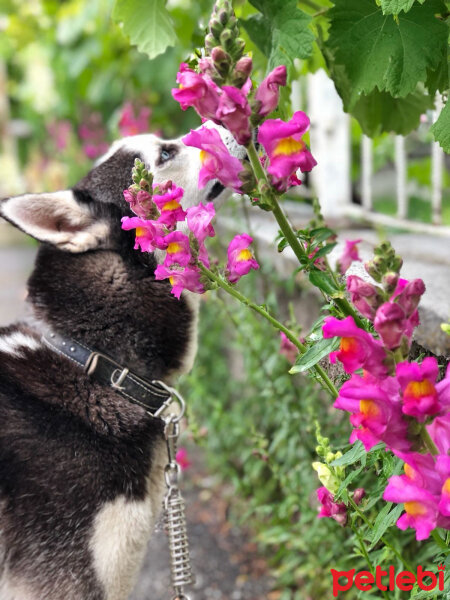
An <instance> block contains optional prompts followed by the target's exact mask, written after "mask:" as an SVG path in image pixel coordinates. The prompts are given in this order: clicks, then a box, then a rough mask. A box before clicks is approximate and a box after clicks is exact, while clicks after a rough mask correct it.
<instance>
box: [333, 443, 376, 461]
mask: <svg viewBox="0 0 450 600" xmlns="http://www.w3.org/2000/svg"><path fill="white" fill-rule="evenodd" d="M366 454H367V453H366V450H365V448H364V446H363V445H362V443H361V442H360V441H359V440H358V441H357V442H355V443H354V444H353V446H352V447H351V449H350V450H349V451H348V452H346V453H345V454H343V455H342V456H341V457H340V458H336V460H333V462H332V463H330V466H332V467H344V466H346V465H353V464H354V463H356V462H358V461H359V460H363V461H365V458H366Z"/></svg>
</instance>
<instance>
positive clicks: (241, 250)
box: [226, 233, 259, 283]
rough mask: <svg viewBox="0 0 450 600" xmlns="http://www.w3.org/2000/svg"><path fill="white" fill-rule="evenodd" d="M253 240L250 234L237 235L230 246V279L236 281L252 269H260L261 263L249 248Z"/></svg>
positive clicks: (228, 263) (228, 265) (228, 268)
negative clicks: (259, 263)
mask: <svg viewBox="0 0 450 600" xmlns="http://www.w3.org/2000/svg"><path fill="white" fill-rule="evenodd" d="M252 242H253V238H251V237H250V236H249V235H248V234H246V233H243V234H242V235H236V236H235V237H234V238H233V239H232V240H231V242H230V245H229V246H228V262H227V267H226V269H227V272H228V275H227V277H228V281H229V282H230V283H236V281H239V279H240V278H241V277H242V276H243V275H246V274H247V273H248V272H249V271H250V269H259V265H258V263H257V262H256V260H255V259H254V257H253V254H252V253H251V251H250V250H249V249H248V247H249V246H250V244H251V243H252Z"/></svg>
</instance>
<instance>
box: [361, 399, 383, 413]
mask: <svg viewBox="0 0 450 600" xmlns="http://www.w3.org/2000/svg"><path fill="white" fill-rule="evenodd" d="M359 410H360V412H361V414H363V415H365V416H366V417H376V416H378V415H379V414H380V409H379V408H378V406H377V405H376V403H375V402H374V401H373V400H360V401H359Z"/></svg>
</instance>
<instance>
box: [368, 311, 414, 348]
mask: <svg viewBox="0 0 450 600" xmlns="http://www.w3.org/2000/svg"><path fill="white" fill-rule="evenodd" d="M374 327H375V331H376V332H377V333H378V335H379V336H380V337H381V339H382V340H383V344H384V345H385V346H386V347H387V348H389V349H390V350H394V349H395V348H398V347H399V346H400V344H401V342H402V339H403V336H404V335H406V331H409V328H408V327H407V322H406V319H405V313H404V311H403V309H402V308H401V307H400V306H399V305H398V304H395V303H394V302H385V303H384V304H382V305H381V306H380V307H379V309H378V310H377V313H376V316H375V320H374Z"/></svg>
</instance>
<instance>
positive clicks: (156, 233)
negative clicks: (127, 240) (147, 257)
mask: <svg viewBox="0 0 450 600" xmlns="http://www.w3.org/2000/svg"><path fill="white" fill-rule="evenodd" d="M122 229H125V231H129V230H130V229H136V240H135V245H134V248H135V250H137V249H138V248H140V249H141V251H142V252H153V251H154V250H156V249H157V248H159V249H160V250H164V249H165V248H166V244H165V239H164V233H165V232H164V229H163V226H162V225H160V224H159V223H157V222H156V221H147V220H145V219H141V218H140V217H123V218H122Z"/></svg>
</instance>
